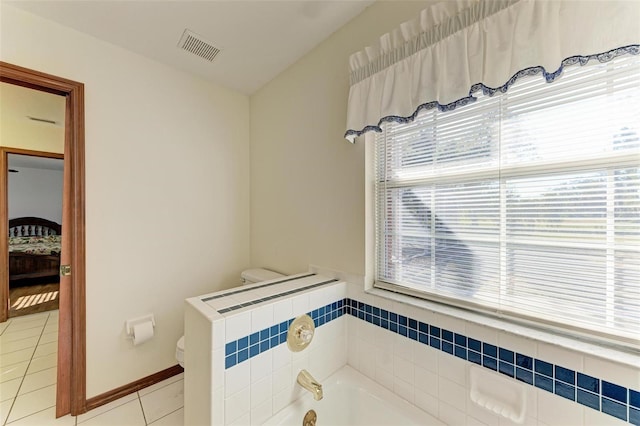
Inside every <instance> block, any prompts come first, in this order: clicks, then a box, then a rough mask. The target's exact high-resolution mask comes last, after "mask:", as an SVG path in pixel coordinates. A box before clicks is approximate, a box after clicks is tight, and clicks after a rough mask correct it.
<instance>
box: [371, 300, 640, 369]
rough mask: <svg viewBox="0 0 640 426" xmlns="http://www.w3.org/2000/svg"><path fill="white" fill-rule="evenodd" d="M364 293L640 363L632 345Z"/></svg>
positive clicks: (584, 351)
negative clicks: (607, 342) (597, 340)
mask: <svg viewBox="0 0 640 426" xmlns="http://www.w3.org/2000/svg"><path fill="white" fill-rule="evenodd" d="M365 292H366V293H367V294H371V295H374V296H378V297H381V298H384V299H387V300H391V301H394V302H399V303H403V304H406V305H409V306H413V307H416V308H419V309H425V310H429V311H432V312H435V313H438V314H442V315H447V316H451V317H454V318H459V319H462V320H464V321H468V322H471V323H474V324H477V325H481V326H486V327H491V328H493V329H496V330H498V331H504V332H508V333H511V334H514V335H516V336H520V337H524V338H528V339H533V340H537V341H540V342H544V343H548V344H553V345H556V346H559V347H562V348H565V349H568V350H571V351H577V352H580V353H582V354H585V355H590V356H596V357H599V358H603V359H606V360H609V361H613V362H617V363H619V364H623V365H626V366H629V367H633V368H638V366H639V365H640V353H639V352H633V349H632V348H627V347H622V346H616V345H614V344H611V345H609V344H606V343H605V342H603V343H599V342H593V341H588V340H584V339H582V338H580V337H577V336H568V335H564V334H560V332H554V331H550V330H542V329H539V328H537V327H536V326H535V324H531V325H528V324H522V323H516V322H514V321H511V320H506V319H501V318H497V317H493V316H490V315H484V314H482V313H478V312H473V311H469V310H466V309H462V308H458V307H454V306H449V305H444V304H441V303H437V302H433V301H429V300H425V299H420V298H417V297H412V296H408V295H404V294H400V293H396V292H393V291H390V290H385V289H381V288H371V289H367V290H365Z"/></svg>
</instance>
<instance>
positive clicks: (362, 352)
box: [358, 339, 393, 377]
mask: <svg viewBox="0 0 640 426" xmlns="http://www.w3.org/2000/svg"><path fill="white" fill-rule="evenodd" d="M358 343H359V346H358V353H359V355H358V358H359V359H360V365H359V367H360V368H359V369H360V372H361V373H362V374H364V375H365V376H367V377H375V375H376V357H377V356H378V355H380V353H379V352H378V353H376V352H377V348H376V347H375V346H374V345H372V344H371V343H368V342H365V341H364V340H360V339H359V340H358ZM387 371H389V372H392V371H393V366H391V368H389V369H387Z"/></svg>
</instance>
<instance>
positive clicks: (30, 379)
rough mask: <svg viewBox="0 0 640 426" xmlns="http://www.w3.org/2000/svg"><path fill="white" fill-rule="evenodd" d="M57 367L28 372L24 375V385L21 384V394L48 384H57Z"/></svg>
mask: <svg viewBox="0 0 640 426" xmlns="http://www.w3.org/2000/svg"><path fill="white" fill-rule="evenodd" d="M57 370H58V369H57V368H56V367H53V368H47V369H46V370H42V371H38V372H37V373H33V374H27V375H26V376H24V381H23V382H22V386H20V393H19V395H23V394H25V393H29V392H33V391H34V390H38V389H41V388H45V387H47V386H51V385H55V384H56V379H57Z"/></svg>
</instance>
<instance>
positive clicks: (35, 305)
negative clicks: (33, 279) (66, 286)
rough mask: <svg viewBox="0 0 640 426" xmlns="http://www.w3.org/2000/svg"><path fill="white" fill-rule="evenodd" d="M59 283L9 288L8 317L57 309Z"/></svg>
mask: <svg viewBox="0 0 640 426" xmlns="http://www.w3.org/2000/svg"><path fill="white" fill-rule="evenodd" d="M59 290H60V283H42V284H32V285H25V286H20V287H13V288H10V289H9V318H15V317H19V316H23V315H30V314H35V313H39V312H47V311H53V310H56V309H58V302H59V298H58V296H59Z"/></svg>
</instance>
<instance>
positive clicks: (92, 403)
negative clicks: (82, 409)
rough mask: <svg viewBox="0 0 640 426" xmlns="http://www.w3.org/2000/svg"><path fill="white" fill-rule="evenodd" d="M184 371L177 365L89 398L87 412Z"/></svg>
mask: <svg viewBox="0 0 640 426" xmlns="http://www.w3.org/2000/svg"><path fill="white" fill-rule="evenodd" d="M183 371H184V370H183V368H182V367H180V366H179V365H177V364H176V365H174V366H173V367H169V368H167V369H165V370H162V371H158V372H157V373H154V374H152V375H150V376H147V377H143V378H142V379H139V380H136V381H135V382H131V383H129V384H128V385H124V386H120V387H119V388H116V389H113V390H110V391H108V392H105V393H103V394H100V395H98V396H94V397H93V398H89V399H88V400H87V405H86V408H87V410H93V409H94V408H97V407H100V406H101V405H104V404H108V403H110V402H112V401H115V400H117V399H120V398H122V397H123V396H126V395H129V394H132V393H134V392H137V391H139V390H141V389H144V388H146V387H149V386H151V385H155V384H156V383H160V382H161V381H163V380H166V379H168V378H170V377H173V376H176V375H178V374H180V373H182V372H183Z"/></svg>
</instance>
